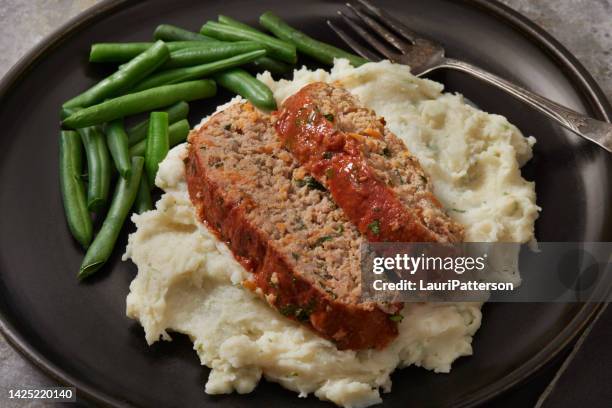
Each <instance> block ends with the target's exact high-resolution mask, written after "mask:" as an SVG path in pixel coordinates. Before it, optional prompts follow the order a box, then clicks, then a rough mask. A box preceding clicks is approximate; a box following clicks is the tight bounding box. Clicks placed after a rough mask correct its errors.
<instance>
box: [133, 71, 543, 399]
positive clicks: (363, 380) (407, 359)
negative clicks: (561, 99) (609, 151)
mask: <svg viewBox="0 0 612 408" xmlns="http://www.w3.org/2000/svg"><path fill="white" fill-rule="evenodd" d="M261 79H262V80H263V81H265V82H266V83H267V84H268V85H269V86H270V87H271V88H272V89H273V91H274V94H275V97H276V98H277V101H278V102H279V103H280V102H282V100H283V99H284V98H285V97H287V96H288V95H290V94H292V93H293V92H295V91H297V90H298V89H299V88H301V86H302V85H304V84H306V83H308V82H312V81H339V82H340V83H341V84H342V85H343V86H345V87H346V88H348V89H349V90H350V91H351V92H353V93H354V94H356V95H357V96H358V97H359V98H360V99H361V102H362V103H363V104H365V105H366V106H368V107H371V108H373V109H375V110H376V111H377V113H378V114H379V115H382V116H384V117H385V119H386V121H387V124H388V126H389V127H390V129H391V130H392V131H394V132H395V133H396V134H397V135H398V136H399V137H401V138H402V139H403V140H404V141H405V142H406V144H407V146H408V147H409V148H410V149H411V150H412V152H413V153H414V154H415V155H416V156H417V157H418V158H419V160H420V161H421V163H422V165H423V167H424V169H425V171H426V172H427V173H428V174H429V175H430V176H431V179H432V181H433V183H434V186H435V192H436V194H437V195H438V197H439V198H440V200H441V202H442V203H443V204H444V205H445V206H446V207H447V208H448V209H449V210H450V214H451V216H452V217H454V218H455V219H456V220H458V221H460V222H462V223H464V224H465V226H466V238H467V239H468V240H470V241H519V242H528V241H530V240H532V239H533V223H534V220H535V218H536V217H537V211H538V208H537V207H536V205H535V191H534V185H533V184H532V183H528V182H527V181H525V180H524V179H523V178H522V177H521V175H520V169H519V168H520V165H522V164H523V163H524V162H525V161H527V160H528V159H529V158H530V156H531V145H532V144H533V142H534V141H533V139H532V138H529V139H526V138H524V137H523V136H522V135H521V133H520V132H519V131H518V130H517V129H516V128H515V127H514V126H512V125H510V124H509V123H508V122H507V120H506V119H505V118H503V117H501V116H498V115H490V114H487V113H484V112H481V111H479V110H477V109H474V108H472V107H470V106H468V105H467V104H465V103H464V101H463V99H462V97H461V96H459V95H448V94H443V93H442V85H440V84H437V83H435V82H432V81H428V80H423V79H418V78H416V77H414V76H412V75H411V74H410V73H409V71H408V69H407V68H406V67H402V66H398V65H392V64H390V63H388V62H380V63H370V64H366V65H364V66H362V67H360V68H357V69H354V68H352V67H350V66H349V65H348V64H347V63H346V62H345V61H342V60H341V61H337V63H336V65H335V66H334V68H333V69H332V72H331V74H330V73H327V72H325V71H315V72H312V71H308V70H306V69H302V70H299V71H296V72H295V77H294V81H279V82H274V81H273V80H272V78H271V77H270V76H268V75H263V76H261ZM186 154H187V149H186V145H181V146H177V147H176V148H174V149H173V150H172V151H171V152H170V154H169V155H168V157H167V158H166V159H165V160H164V162H163V163H162V164H161V165H160V170H159V173H158V176H157V180H156V184H157V185H158V186H159V187H161V188H162V189H163V190H164V192H165V193H164V195H163V196H162V198H161V199H160V200H159V201H158V202H157V204H156V209H155V210H153V211H149V212H146V213H144V214H141V215H134V216H133V218H132V219H133V221H134V222H135V223H136V226H137V230H136V232H135V233H133V234H132V235H131V236H130V239H129V244H128V248H127V252H126V254H125V259H127V258H130V259H132V261H133V262H134V263H135V264H136V265H137V266H138V275H137V276H136V278H135V279H134V281H133V282H132V283H131V285H130V294H129V295H128V298H127V314H128V316H129V317H131V318H133V319H137V320H138V321H140V323H141V324H142V326H143V327H144V330H145V337H146V340H147V342H148V343H149V344H151V343H154V342H155V341H158V340H159V339H160V338H161V339H164V340H170V335H169V334H168V332H169V331H174V332H179V333H184V334H187V335H188V336H189V337H190V338H191V339H192V341H193V343H194V349H195V350H196V352H197V354H198V356H199V358H200V361H201V363H202V364H204V365H206V366H208V367H210V368H211V373H210V375H209V378H208V382H207V383H206V392H207V393H210V394H219V393H229V392H232V391H237V392H239V393H248V392H251V391H252V390H253V389H254V388H255V386H256V385H257V383H258V382H259V380H260V379H261V376H262V375H263V376H264V377H265V378H267V379H268V380H270V381H274V382H278V383H280V384H281V385H283V386H284V387H286V388H288V389H291V390H294V391H295V392H298V393H299V394H300V396H306V395H308V394H310V393H314V394H315V395H316V396H317V397H318V398H320V399H324V400H330V401H333V402H334V403H336V404H338V405H341V406H345V407H365V406H368V405H372V404H375V403H379V402H381V401H382V400H381V397H380V390H381V389H382V390H383V391H385V392H388V391H390V390H391V381H390V378H389V376H390V374H391V373H392V372H393V370H394V369H395V368H397V367H405V366H408V365H412V364H414V365H418V366H422V367H424V368H426V369H429V370H433V371H435V372H443V373H446V372H449V371H450V368H451V364H452V362H453V361H454V360H455V359H457V358H458V357H460V356H467V355H470V354H472V347H471V342H472V336H473V335H474V333H475V332H476V330H478V328H479V327H480V322H481V312H480V306H481V305H480V304H479V303H460V304H410V305H407V307H406V308H405V309H404V311H403V312H402V314H403V315H404V319H403V321H402V322H401V323H400V327H399V336H398V338H397V339H395V340H394V341H393V343H391V345H390V346H389V347H387V348H386V349H385V350H382V351H376V350H364V351H359V352H355V351H339V350H337V349H336V347H335V346H334V345H333V344H332V343H330V342H329V341H327V340H324V339H322V338H320V337H318V336H317V335H315V334H313V333H312V332H311V331H310V330H308V329H307V328H305V327H304V326H301V325H300V324H297V323H295V322H293V321H291V320H289V319H286V318H284V317H283V316H282V315H280V314H279V313H277V312H276V311H274V310H273V309H271V308H270V307H269V306H267V304H266V303H265V302H263V301H262V300H261V299H259V298H258V297H256V296H255V295H253V293H251V292H250V291H248V290H246V289H243V288H242V287H241V286H240V282H241V281H242V280H243V279H245V278H246V277H247V272H246V271H245V270H244V269H243V268H242V266H241V265H240V264H238V263H237V262H236V261H235V260H234V258H233V257H232V255H231V253H230V251H229V250H228V248H227V247H226V246H225V245H224V244H223V243H221V242H219V241H218V240H217V239H216V237H215V236H214V235H213V234H212V233H211V232H210V231H208V230H207V229H206V228H205V227H204V226H203V225H202V224H200V223H199V222H197V220H196V218H195V213H194V210H193V207H192V205H191V203H190V201H189V197H188V194H187V188H186V182H185V174H184V166H183V159H184V158H185V157H186Z"/></svg>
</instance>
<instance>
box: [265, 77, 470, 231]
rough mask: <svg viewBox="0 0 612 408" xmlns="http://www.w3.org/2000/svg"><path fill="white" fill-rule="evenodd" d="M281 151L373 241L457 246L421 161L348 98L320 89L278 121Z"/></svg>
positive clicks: (299, 98) (309, 89) (309, 91)
mask: <svg viewBox="0 0 612 408" xmlns="http://www.w3.org/2000/svg"><path fill="white" fill-rule="evenodd" d="M275 122H276V124H275V126H276V129H277V132H278V135H279V137H280V139H281V141H282V142H283V144H284V145H285V146H286V147H287V148H288V149H289V150H290V151H291V152H292V154H293V155H294V156H295V158H296V159H297V160H298V162H300V164H302V165H303V166H304V168H305V170H306V171H308V172H310V173H311V174H312V175H313V176H314V178H315V179H316V180H317V181H318V182H319V183H320V184H321V185H322V187H324V188H326V189H328V190H329V191H330V192H331V194H332V197H333V199H334V201H335V202H336V203H338V205H339V206H340V207H341V208H342V209H343V210H344V212H345V213H346V215H347V217H348V218H349V219H350V220H351V221H352V222H353V223H354V224H355V225H356V226H357V228H358V230H359V231H360V232H361V233H362V234H364V235H365V236H366V237H367V239H368V240H370V241H383V242H384V241H394V242H459V241H461V240H462V237H463V227H462V226H461V225H459V224H457V223H455V222H454V221H453V220H451V219H450V218H449V217H448V215H447V214H446V213H445V211H444V210H443V208H442V206H441V205H440V203H439V201H438V200H437V199H436V197H435V196H434V194H433V192H432V186H431V183H430V182H429V180H428V178H427V176H426V175H425V173H424V172H423V169H422V168H421V166H420V164H419V163H418V161H417V159H416V158H415V157H414V156H412V155H411V154H410V152H409V151H408V149H407V148H406V146H405V145H404V143H403V142H402V141H401V140H400V139H399V138H398V137H397V136H395V135H394V134H393V133H391V132H389V131H388V130H387V129H386V128H385V122H384V119H382V118H379V117H377V116H376V114H375V113H374V111H372V110H370V109H367V108H364V107H362V106H359V104H358V101H357V100H356V98H355V97H353V96H352V95H351V94H350V93H349V92H348V91H346V90H345V89H343V88H340V87H338V86H334V85H330V84H326V83H322V82H317V83H313V84H310V85H307V86H305V87H304V88H302V89H301V90H300V91H299V92H297V93H296V94H294V95H293V96H291V97H289V98H288V99H287V100H286V101H285V102H284V103H283V105H282V107H281V109H280V110H279V111H278V112H276V113H275Z"/></svg>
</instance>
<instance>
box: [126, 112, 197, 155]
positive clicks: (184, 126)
mask: <svg viewBox="0 0 612 408" xmlns="http://www.w3.org/2000/svg"><path fill="white" fill-rule="evenodd" d="M189 129H190V126H189V122H188V121H187V120H186V119H183V120H179V121H178V122H175V123H173V124H172V125H170V126H169V127H168V145H169V147H174V146H176V145H177V144H179V143H183V142H184V141H185V140H187V136H188V135H189ZM146 150H147V140H146V139H144V140H141V141H140V142H138V143H136V144H135V145H134V146H132V147H130V156H131V157H134V156H144V155H145V153H146Z"/></svg>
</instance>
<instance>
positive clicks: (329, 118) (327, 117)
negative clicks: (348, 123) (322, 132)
mask: <svg viewBox="0 0 612 408" xmlns="http://www.w3.org/2000/svg"><path fill="white" fill-rule="evenodd" d="M323 117H325V119H327V120H328V121H329V122H333V121H334V115H333V114H332V113H326V114H325V115H323Z"/></svg>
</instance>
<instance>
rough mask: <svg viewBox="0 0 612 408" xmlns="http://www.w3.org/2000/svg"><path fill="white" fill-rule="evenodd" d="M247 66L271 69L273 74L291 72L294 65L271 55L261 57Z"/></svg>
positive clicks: (255, 68) (257, 69)
mask: <svg viewBox="0 0 612 408" xmlns="http://www.w3.org/2000/svg"><path fill="white" fill-rule="evenodd" d="M247 68H249V69H251V70H253V71H269V72H270V73H272V74H286V73H287V72H291V70H292V69H293V65H289V64H285V63H284V62H281V61H278V60H275V59H274V58H270V57H259V58H257V59H256V60H255V61H253V62H251V63H250V64H248V65H247Z"/></svg>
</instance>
